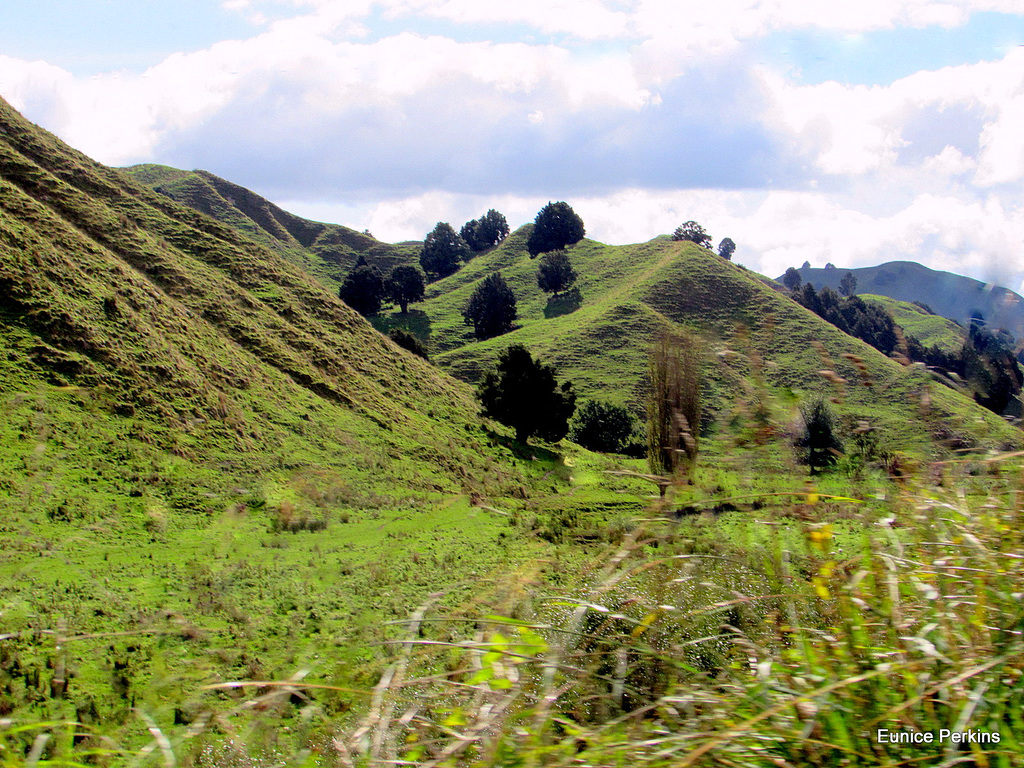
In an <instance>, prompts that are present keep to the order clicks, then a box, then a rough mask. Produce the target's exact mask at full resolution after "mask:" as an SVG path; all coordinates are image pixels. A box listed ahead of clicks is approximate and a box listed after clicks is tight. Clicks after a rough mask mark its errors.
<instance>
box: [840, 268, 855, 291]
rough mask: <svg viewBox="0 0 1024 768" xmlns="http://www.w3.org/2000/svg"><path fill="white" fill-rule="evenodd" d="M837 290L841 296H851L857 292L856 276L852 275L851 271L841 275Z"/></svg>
mask: <svg viewBox="0 0 1024 768" xmlns="http://www.w3.org/2000/svg"><path fill="white" fill-rule="evenodd" d="M839 292H840V293H841V294H843V296H853V295H854V294H856V293H857V278H856V277H854V274H853V272H847V273H846V274H845V275H843V279H842V280H840V281H839Z"/></svg>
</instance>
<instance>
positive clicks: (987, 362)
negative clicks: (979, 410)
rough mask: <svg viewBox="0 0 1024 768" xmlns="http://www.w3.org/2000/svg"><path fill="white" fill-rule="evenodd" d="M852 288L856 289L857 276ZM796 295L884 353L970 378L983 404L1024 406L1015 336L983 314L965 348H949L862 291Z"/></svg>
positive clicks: (1005, 409) (1006, 408) (1000, 409)
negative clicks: (905, 324) (924, 338)
mask: <svg viewBox="0 0 1024 768" xmlns="http://www.w3.org/2000/svg"><path fill="white" fill-rule="evenodd" d="M794 271H795V270H794ZM847 275H850V273H849V272H848V273H847ZM850 276H851V277H852V275H850ZM844 279H845V276H844ZM847 289H848V290H850V291H851V292H852V291H853V290H855V289H856V279H855V278H854V280H853V281H852V285H851V284H849V283H848V284H847ZM791 295H792V297H793V298H794V299H795V300H796V301H797V302H798V303H800V304H802V305H803V306H805V307H806V308H807V309H809V310H811V311H812V312H814V313H815V314H816V315H818V316H819V317H821V318H822V319H823V320H827V321H828V322H830V323H831V324H832V325H834V326H836V327H837V328H838V329H839V330H841V331H843V332H844V333H848V334H849V335H851V336H854V337H855V338H858V339H860V340H861V341H865V342H867V343H868V344H870V345H871V346H872V347H874V348H875V349H877V350H878V351H879V352H882V353H883V354H886V355H889V356H892V357H898V358H906V359H907V360H909V361H912V362H917V363H924V364H925V365H926V366H928V367H929V368H932V369H934V370H936V371H938V372H940V373H942V374H945V375H946V376H949V375H950V374H952V375H953V377H955V378H956V379H959V380H961V381H963V382H965V383H966V384H967V386H968V387H969V388H970V390H971V395H972V397H973V398H974V400H975V401H976V402H977V403H978V404H979V405H982V406H984V407H985V408H988V409H989V410H991V411H994V412H995V413H1013V412H1015V411H1018V410H1019V402H1020V395H1021V391H1022V387H1024V371H1022V370H1021V367H1020V365H1019V363H1018V361H1017V358H1016V356H1015V354H1014V351H1013V350H1014V339H1013V336H1012V335H1010V334H1009V333H1007V332H1006V331H993V330H991V329H989V328H988V327H987V325H986V323H985V319H984V317H982V316H981V315H976V316H975V317H974V318H972V320H971V326H970V328H969V330H968V333H967V336H966V338H965V339H964V343H963V344H962V346H961V347H960V349H959V350H958V351H956V352H947V351H945V350H943V349H942V348H940V347H938V346H931V347H926V346H925V345H924V344H922V343H921V342H920V341H919V340H918V339H916V338H914V337H913V336H911V335H910V334H908V333H906V332H905V331H904V330H903V329H902V328H901V327H900V326H899V325H898V324H897V323H896V321H895V320H894V319H893V317H892V315H890V314H889V313H888V312H887V311H886V310H885V309H884V308H883V307H880V306H878V305H877V304H868V303H866V302H864V301H863V300H862V299H861V298H860V297H859V296H855V295H850V296H845V297H841V296H839V295H838V294H837V293H836V292H835V291H833V290H832V289H831V288H822V289H821V290H820V291H816V290H815V289H814V285H813V284H811V283H806V284H804V285H803V286H802V287H800V288H798V289H796V290H793V291H792V292H791Z"/></svg>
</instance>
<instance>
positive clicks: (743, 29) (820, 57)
mask: <svg viewBox="0 0 1024 768" xmlns="http://www.w3.org/2000/svg"><path fill="white" fill-rule="evenodd" d="M1022 45H1024V9H1022V7H1021V4H1020V2H1019V0H861V2H860V3H858V4H856V5H853V4H835V5H833V4H823V3H820V2H814V1H812V0H772V2H767V0H764V1H761V0H718V2H716V3H706V2H700V3H697V2H690V1H689V0H686V1H684V2H679V0H519V1H518V2H517V3H515V4H511V3H507V2H494V1H493V0H223V1H218V0H205V1H201V0H174V1H172V0H151V1H149V2H139V1H136V2H127V1H126V0H91V1H90V2H75V1H72V2H68V1H67V0H64V1H62V2H57V1H56V0H33V1H32V2H27V1H26V0H5V2H4V3H3V4H2V5H0V96H3V97H4V98H6V99H7V100H8V101H10V102H11V103H12V104H13V105H14V106H15V107H16V108H18V109H20V110H22V111H23V112H24V113H25V114H26V116H28V117H29V118H30V119H32V120H34V121H35V122H38V123H40V124H41V125H43V126H44V127H46V128H48V129H50V130H52V131H53V132H55V133H56V134H57V135H59V136H61V137H62V138H63V139H65V140H66V141H68V142H69V143H71V144H73V145H74V146H76V147H78V148H79V149H81V150H83V151H85V152H87V153H89V154H90V155H92V156H93V157H95V158H96V159H98V160H100V161H102V162H105V163H108V164H112V165H125V164H131V163H136V162H158V163H166V164H169V165H176V166H179V167H185V168H205V169H207V170H210V171H212V172H214V173H217V174H219V175H221V176H223V177H225V178H228V179H230V180H232V181H235V182H237V183H240V184H244V185H246V186H249V187H251V188H253V189H255V190H256V191H258V192H260V193H262V194H264V195H267V196H268V197H270V198H271V199H273V200H274V201H275V202H278V203H279V204H282V205H284V206H285V207H286V208H289V209H291V210H293V211H295V212H296V213H300V214H303V215H308V216H312V217H316V218H321V219H325V220H330V221H338V222H340V223H344V224H348V225H350V226H353V227H356V228H358V229H364V228H369V229H370V230H371V231H373V232H374V234H376V235H377V236H378V237H381V238H383V239H388V240H399V239H405V238H411V237H418V238H421V237H423V235H424V234H425V233H426V232H427V231H429V229H430V228H431V227H432V226H433V224H434V223H435V222H437V221H438V220H448V221H452V222H453V223H455V224H456V225H458V224H460V223H461V222H462V221H465V220H466V219H469V218H472V217H475V216H479V215H480V214H481V213H482V212H483V211H485V210H487V209H488V208H491V207H498V208H499V209H500V210H503V211H504V212H505V213H506V215H507V216H508V217H509V219H510V221H512V223H513V224H519V223H523V222H525V221H528V220H530V219H532V218H533V215H534V214H535V213H536V210H537V209H538V208H539V207H540V206H541V205H543V204H544V203H545V202H547V201H548V200H550V199H565V200H568V201H569V202H571V203H572V204H573V205H574V207H575V208H576V209H577V210H578V211H579V212H580V213H581V215H583V217H584V220H585V221H586V222H587V225H588V231H589V233H590V234H591V235H592V236H594V237H597V238H598V239H602V240H605V241H607V242H633V241H639V240H646V239H649V238H650V237H653V236H655V235H657V234H659V233H661V232H667V231H671V230H672V229H673V228H674V227H675V226H676V225H677V224H678V223H680V222H681V221H683V220H687V219H697V220H698V221H701V222H702V223H703V224H704V225H705V226H706V227H707V229H708V230H709V232H711V234H712V235H713V236H715V237H716V239H720V238H721V237H725V236H729V237H732V238H733V239H734V240H735V241H736V242H737V243H738V244H739V248H738V250H737V253H736V258H737V260H738V261H740V262H742V263H745V264H747V265H748V266H751V267H752V268H754V269H758V270H760V271H763V272H766V273H769V274H778V273H781V272H782V271H783V270H784V269H785V267H786V266H789V265H794V264H799V263H802V262H803V261H805V260H809V261H811V263H812V264H816V265H823V264H824V263H826V262H833V263H835V264H837V265H840V266H850V267H852V266H863V265H867V264H874V263H879V262H882V261H886V260H889V259H893V258H912V259H916V260H919V261H921V262H922V263H925V264H928V265H929V266H932V267H935V268H940V269H953V270H955V271H960V272H962V273H965V274H970V275H972V276H975V277H978V278H980V279H987V280H993V281H998V282H1001V283H1003V284H1007V285H1009V286H1010V287H1011V288H1015V289H1019V288H1020V287H1021V283H1022V281H1024V262H1022V254H1021V248H1022V244H1024V210H1022V201H1024V188H1022V187H1024V185H1022V180H1024V139H1022V137H1024V47H1022Z"/></svg>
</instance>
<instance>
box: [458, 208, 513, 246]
mask: <svg viewBox="0 0 1024 768" xmlns="http://www.w3.org/2000/svg"><path fill="white" fill-rule="evenodd" d="M509 231H510V230H509V227H508V222H507V221H506V220H505V217H504V216H503V215H502V214H500V213H498V212H497V211H496V210H494V209H493V208H491V209H490V210H489V211H487V213H485V214H484V215H483V216H481V217H480V218H479V219H472V220H471V221H467V222H466V223H465V224H463V225H462V229H461V230H459V235H461V236H462V239H463V240H465V241H466V244H467V245H468V246H469V247H470V248H471V249H472V250H473V251H475V252H477V253H479V252H480V251H486V250H487V249H488V248H491V247H493V246H495V245H498V244H499V243H500V242H501V241H502V240H504V239H505V238H506V237H508V235H509Z"/></svg>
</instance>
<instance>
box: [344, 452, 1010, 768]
mask: <svg viewBox="0 0 1024 768" xmlns="http://www.w3.org/2000/svg"><path fill="white" fill-rule="evenodd" d="M989 466H997V465H996V464H995V463H992V464H990V465H989ZM1011 471H1012V475H1013V477H1012V479H1011V480H1010V481H1008V482H1002V483H995V484H993V485H992V487H991V488H990V489H989V492H988V493H987V494H985V495H981V496H978V497H975V498H973V499H968V498H967V497H966V496H965V495H964V494H963V493H958V492H955V491H954V492H948V491H947V492H942V491H939V492H936V491H935V490H934V489H925V488H921V487H914V488H906V489H904V490H903V491H901V492H900V493H898V495H897V496H896V497H895V498H893V499H891V500H890V502H889V505H888V511H889V512H890V514H888V515H887V516H885V517H879V518H878V519H875V520H873V521H866V522H867V523H868V524H867V525H866V526H865V528H864V530H863V532H862V533H861V534H860V536H859V547H858V548H857V551H856V552H854V553H850V552H849V551H847V552H845V553H843V554H842V555H841V556H839V555H838V553H837V552H836V551H835V548H834V543H833V536H834V529H833V526H832V525H830V524H827V523H820V522H819V523H814V522H806V523H805V524H804V525H803V527H802V535H801V537H800V538H801V539H802V541H799V542H794V541H793V540H792V539H788V540H787V539H785V538H781V537H779V536H777V535H771V536H770V537H769V539H768V540H767V541H766V542H765V544H764V546H762V547H748V548H743V549H739V548H736V547H734V546H731V545H730V544H729V543H727V542H723V541H722V540H721V539H711V538H709V537H707V535H706V534H705V535H701V534H700V533H699V531H698V530H696V529H694V528H693V527H690V526H688V525H686V524H679V525H667V524H662V525H652V524H648V525H647V526H645V527H643V528H640V529H637V530H635V531H634V532H633V533H632V534H631V535H630V536H629V537H628V539H627V540H626V541H625V542H624V543H623V545H622V546H621V547H620V548H617V549H614V550H610V551H609V552H608V554H607V555H606V556H605V557H603V558H602V559H601V560H600V561H599V562H596V563H595V564H594V565H593V566H592V567H591V569H590V570H589V572H588V573H587V574H586V575H585V578H584V580H583V582H582V583H581V584H580V589H579V591H577V592H573V593H562V594H560V595H559V594H551V595H550V597H548V598H546V599H535V600H534V601H532V605H533V611H532V612H531V613H530V614H529V616H523V615H522V614H518V615H517V617H516V618H511V617H501V616H495V615H491V616H488V617H483V618H480V619H479V620H478V622H477V624H476V629H475V631H474V632H473V633H472V634H470V635H469V636H462V637H461V638H459V639H455V638H453V639H451V640H449V641H447V642H441V643H438V642H437V641H425V640H422V639H420V638H419V634H418V633H419V630H420V627H421V622H422V621H423V616H424V614H423V613H422V612H421V614H418V615H417V616H416V617H414V619H413V620H412V622H411V623H410V625H409V626H410V634H409V636H408V637H407V639H406V640H405V641H404V643H403V644H402V646H401V647H402V649H403V652H402V653H403V655H402V657H401V658H402V660H401V661H400V662H399V663H398V665H397V666H396V667H394V668H393V672H391V673H389V675H385V677H383V678H382V679H381V682H380V684H379V685H378V688H377V690H376V692H375V701H376V702H377V703H378V706H376V707H375V708H374V710H373V711H372V712H371V715H370V716H369V717H368V718H367V719H366V720H365V721H364V722H363V725H362V726H361V728H360V729H357V730H355V731H353V732H352V733H350V734H349V736H348V741H347V742H345V745H346V746H345V749H346V750H348V751H347V752H346V753H345V754H346V755H347V757H345V759H343V760H342V762H343V764H348V765H363V764H365V765H387V764H392V762H393V761H395V760H398V761H406V762H409V763H412V764H416V765H428V766H434V765H480V766H484V765H487V766H492V765H502V766H505V765H508V766H513V765H515V766H523V765H546V766H547V765H566V766H568V765H652V766H655V765H657V766H668V765H672V766H684V765H765V766H788V765H798V766H803V765H821V766H831V765H890V766H896V765H914V764H928V765H938V764H942V765H955V764H962V763H967V764H973V765H1007V766H1009V765H1021V764H1024V758H1022V755H1024V750H1022V745H1021V739H1022V733H1024V731H1022V726H1024V719H1022V713H1024V709H1022V707H1024V680H1022V676H1024V609H1022V607H1021V597H1022V594H1021V592H1020V589H1021V584H1022V583H1024V581H1022V577H1024V548H1022V538H1021V533H1020V531H1021V527H1020V522H1021V515H1022V506H1021V499H1022V493H1024V486H1022V484H1021V482H1020V478H1019V476H1018V474H1017V473H1018V471H1019V469H1018V468H1016V467H1014V468H1013V469H1012V470H1011ZM814 496H815V495H814V494H813V493H812V494H808V495H807V497H806V498H805V499H804V502H805V503H804V505H803V506H804V512H803V513H802V514H805V513H806V512H807V509H808V508H810V509H811V510H813V508H814V507H815V505H816V504H820V503H821V502H820V501H818V500H816V499H815V497H814ZM775 522H776V523H778V521H775ZM767 524H771V521H768V522H767ZM427 615H429V614H427ZM451 626H455V624H454V622H453V623H452V624H451ZM438 646H441V649H440V650H438ZM410 666H416V667H417V668H418V669H419V670H421V675H420V676H419V677H411V676H410V674H409V668H410ZM880 729H885V730H887V731H889V732H892V733H901V734H903V733H921V734H929V733H930V734H934V736H933V738H934V739H935V742H934V743H932V744H898V745H896V744H887V743H880V742H879V738H878V733H879V730H880ZM945 732H955V733H963V732H973V733H974V734H975V735H976V737H977V734H987V735H986V736H981V737H980V738H982V739H983V740H984V742H985V743H977V741H975V742H974V743H970V744H968V743H964V744H957V743H955V742H954V741H952V739H951V738H947V739H945V741H944V742H943V743H938V740H939V738H940V735H942V734H944V733H945ZM996 737H998V743H993V740H994V739H995V738H996ZM357 755H359V756H361V757H356V756H357ZM361 760H362V762H361Z"/></svg>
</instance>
